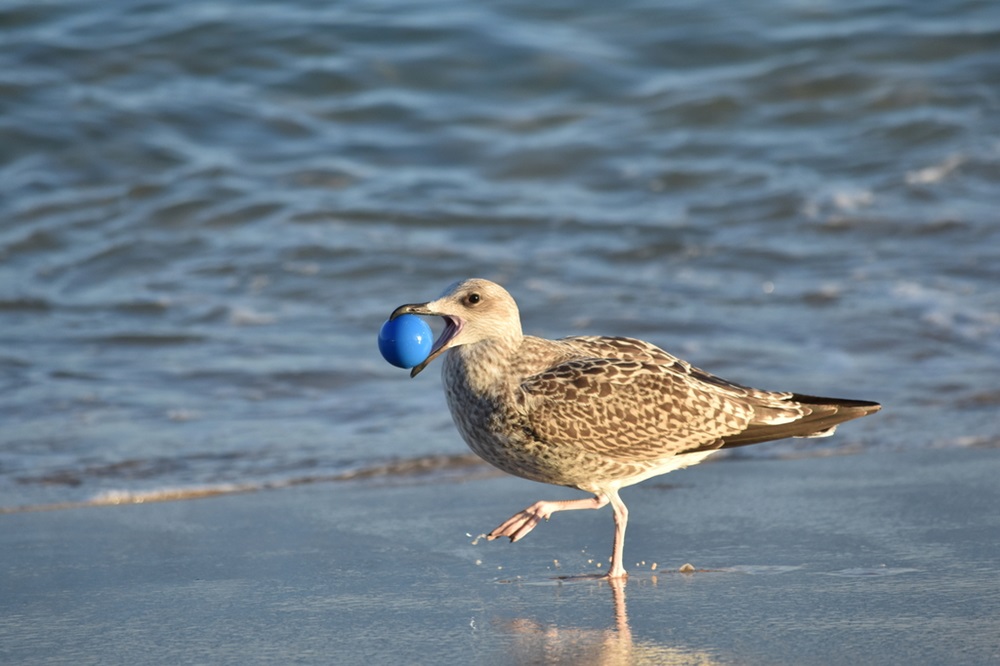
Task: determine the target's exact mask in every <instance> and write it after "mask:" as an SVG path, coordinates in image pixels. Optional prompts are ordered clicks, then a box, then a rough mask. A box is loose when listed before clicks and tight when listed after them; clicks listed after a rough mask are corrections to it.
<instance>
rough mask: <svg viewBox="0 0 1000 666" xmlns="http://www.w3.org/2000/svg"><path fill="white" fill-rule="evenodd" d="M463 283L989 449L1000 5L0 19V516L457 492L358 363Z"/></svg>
mask: <svg viewBox="0 0 1000 666" xmlns="http://www.w3.org/2000/svg"><path fill="white" fill-rule="evenodd" d="M468 276H481V277H486V278H490V279H493V280H496V281H499V282H501V283H503V284H504V285H505V286H507V287H508V288H509V290H510V291H511V292H512V293H513V294H514V296H515V298H517V299H518V301H519V304H520V306H521V310H522V318H523V322H524V327H525V330H526V331H527V332H529V333H534V334H539V335H545V336H553V337H558V336H563V335H570V334H617V335H632V336H637V337H642V338H645V339H648V340H650V341H653V342H655V343H657V344H660V345H661V346H663V347H664V348H666V349H667V350H669V351H671V352H673V353H675V354H677V355H680V356H682V357H684V358H686V359H688V360H690V361H691V362H693V363H695V364H697V365H699V366H701V367H703V368H705V369H707V370H710V371H713V372H715V373H717V374H720V375H722V376H724V377H727V378H729V379H733V380H735V381H740V382H743V383H748V384H751V385H754V386H759V387H762V388H771V389H781V390H796V391H800V392H805V393H813V394H820V395H834V396H840V397H848V398H859V399H871V400H878V401H880V402H882V403H883V404H884V406H885V407H884V411H883V412H882V413H880V414H878V415H876V416H873V417H869V418H867V419H864V420H863V421H858V422H855V423H851V424H849V425H847V426H845V427H843V428H841V430H840V431H839V432H838V434H837V436H836V437H833V438H829V439H825V440H793V441H790V442H780V443H774V444H765V445H761V446H758V447H751V448H750V449H748V450H745V451H741V452H740V453H739V455H749V456H782V455H813V454H815V455H827V454H833V453H860V454H863V453H864V452H865V451H867V450H873V449H885V448H889V449H909V448H920V447H961V446H984V447H997V446H998V445H1000V416H998V410H1000V380H998V377H1000V4H998V3H996V2H995V1H993V0H968V1H966V0H944V1H943V2H939V3H908V2H891V1H888V2H887V1H884V0H878V1H876V0H844V1H841V2H827V1H824V0H815V1H811V0H788V1H784V2H782V1H777V2H768V3H750V4H740V5H734V4H733V3H727V2H721V1H718V0H715V1H712V0H710V1H707V2H706V1H699V2H674V3H654V2H623V3H615V4H614V5H608V4H606V3H590V2H575V1H574V2H554V3H537V2H521V1H514V0H502V1H500V2H495V3H482V4H480V3H465V2H455V1H450V0H441V1H439V2H430V3H411V2H399V1H397V0H385V1H382V2H337V3H329V2H307V1H304V0H303V1H299V2H256V1H252V0H251V1H247V0H240V1H236V0H219V1H217V2H212V3H197V2H144V1H142V0H107V1H105V2H100V3H82V2H70V1H55V0H54V1H49V2H37V1H35V0H32V1H30V2H29V1H27V0H10V1H8V2H5V3H4V4H3V6H2V7H0V508H3V509H11V508H13V507H24V506H38V505H45V504H53V503H67V502H88V501H94V500H95V499H96V500H97V501H113V500H114V498H125V499H128V498H135V497H136V496H142V494H143V493H152V494H153V495H155V494H156V493H163V492H177V493H181V494H183V493H185V492H212V491H213V489H215V490H225V489H238V488H248V487H258V486H261V485H266V484H282V483H299V482H305V481H308V480H315V479H323V478H345V477H348V476H350V475H352V474H363V475H373V474H379V473H380V472H384V473H387V474H388V473H395V472H398V471H400V470H407V469H410V468H411V467H412V466H413V465H416V466H417V467H419V468H421V469H422V468H425V467H428V466H430V467H434V466H436V465H437V466H441V465H443V466H446V467H447V466H449V465H451V466H459V467H460V466H461V465H462V464H464V463H463V461H464V459H462V458H455V459H453V458H449V456H459V455H464V454H465V453H466V449H465V446H464V444H463V443H462V441H461V440H460V438H459V436H458V435H457V433H456V432H455V431H454V429H453V427H452V425H451V420H450V416H449V415H448V413H447V408H446V406H445V403H444V398H443V395H442V393H441V389H440V380H439V379H438V377H437V372H436V371H435V369H434V368H431V369H430V370H429V371H427V372H425V373H424V374H423V375H421V376H419V377H418V378H417V379H414V380H410V379H409V378H408V376H407V374H406V373H405V372H404V371H400V370H398V369H395V368H393V367H391V366H389V365H388V364H386V363H385V362H384V361H382V359H381V358H380V357H379V355H378V352H377V349H376V345H375V336H376V333H377V331H378V327H379V325H380V324H381V322H382V321H383V320H384V319H385V317H386V316H387V315H388V314H389V312H391V311H392V309H393V308H394V307H395V306H397V305H399V304H401V303H406V302H413V301H419V300H426V299H430V298H432V297H434V296H436V295H437V294H438V293H439V292H440V291H441V290H442V289H443V288H444V287H445V286H446V285H448V284H449V283H450V282H452V281H454V280H456V279H459V278H462V277H468ZM414 461H416V462H414ZM442 461H444V462H442ZM411 463H412V464H411ZM109 498H110V500H109Z"/></svg>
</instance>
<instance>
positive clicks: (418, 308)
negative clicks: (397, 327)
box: [389, 303, 462, 377]
mask: <svg viewBox="0 0 1000 666" xmlns="http://www.w3.org/2000/svg"><path fill="white" fill-rule="evenodd" d="M430 305H432V303H409V304H407V305H400V306H399V307H398V308H396V309H395V310H393V311H392V314H391V315H389V319H390V320H391V319H395V318H396V317H398V316H399V315H403V314H414V315H423V316H427V317H443V318H444V321H445V327H444V331H443V332H442V333H441V336H440V337H439V338H438V339H437V340H435V341H434V346H433V347H431V353H430V355H428V356H427V358H426V359H424V362H423V363H421V364H420V365H417V366H415V367H414V368H413V369H412V370H410V377H416V376H417V375H419V374H420V371H421V370H423V369H424V368H426V367H427V366H428V364H430V362H431V361H433V360H434V359H436V358H437V357H438V356H440V355H441V354H443V353H444V352H445V351H446V350H447V349H448V346H449V343H450V342H451V341H452V340H454V339H455V336H456V335H458V333H459V331H461V330H462V320H461V319H459V318H458V317H455V316H453V315H449V314H445V313H443V312H436V311H435V310H433V309H432V308H430V307H428V306H430Z"/></svg>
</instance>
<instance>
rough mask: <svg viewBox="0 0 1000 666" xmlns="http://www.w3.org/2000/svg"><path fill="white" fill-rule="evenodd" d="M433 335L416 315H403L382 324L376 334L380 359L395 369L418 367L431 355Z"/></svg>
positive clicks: (425, 323)
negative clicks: (380, 353)
mask: <svg viewBox="0 0 1000 666" xmlns="http://www.w3.org/2000/svg"><path fill="white" fill-rule="evenodd" d="M433 345H434V334H433V333H431V327H430V326H428V325H427V322H425V321H424V320H423V319H421V318H420V317H418V316H417V315H411V314H404V315H399V316H398V317H396V318H395V319H390V320H388V321H386V322H385V323H384V324H382V328H381V330H379V332H378V350H379V351H380V352H382V358H384V359H385V360H387V361H389V363H392V364H393V365H394V366H396V367H397V368H412V367H414V366H416V365H420V364H421V363H423V362H424V361H425V360H427V357H428V356H430V354H431V347H432V346H433Z"/></svg>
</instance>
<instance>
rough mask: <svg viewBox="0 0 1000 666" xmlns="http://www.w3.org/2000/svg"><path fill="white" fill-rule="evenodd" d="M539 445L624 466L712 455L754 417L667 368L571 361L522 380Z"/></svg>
mask: <svg viewBox="0 0 1000 666" xmlns="http://www.w3.org/2000/svg"><path fill="white" fill-rule="evenodd" d="M522 388H523V389H524V391H525V392H526V393H527V394H528V395H529V396H531V397H532V399H531V400H530V403H529V404H530V405H531V409H530V411H529V414H528V417H529V422H530V424H531V427H532V429H533V431H534V433H535V435H536V436H537V437H538V439H539V440H540V441H542V442H545V443H550V444H552V445H562V446H566V445H571V446H578V447H580V448H581V449H583V450H586V451H589V452H592V453H598V454H600V455H603V456H606V457H608V458H610V459H613V460H618V461H621V462H639V461H649V460H657V459H660V458H665V457H669V456H671V455H675V454H678V453H682V452H684V451H687V450H693V449H705V448H716V447H718V446H721V445H722V444H723V438H725V437H726V436H728V435H734V434H736V433H739V432H741V431H742V430H744V429H745V428H746V426H747V425H748V424H749V422H750V421H751V419H752V418H753V410H752V409H751V408H749V407H748V406H746V405H744V404H742V403H741V402H739V401H736V400H732V399H730V398H728V397H727V396H726V395H725V394H724V393H722V392H719V391H716V390H714V389H712V388H710V387H702V386H700V385H698V384H696V383H692V381H691V378H690V376H688V375H684V374H681V373H678V372H676V371H675V370H673V369H672V368H671V367H670V366H661V365H656V364H650V363H640V362H637V361H621V360H616V359H578V360H575V361H569V362H567V363H563V364H561V365H559V366H556V367H554V368H552V369H551V370H549V371H547V372H544V373H542V374H540V375H536V376H535V377H532V378H529V379H527V380H526V381H525V382H524V383H523V384H522Z"/></svg>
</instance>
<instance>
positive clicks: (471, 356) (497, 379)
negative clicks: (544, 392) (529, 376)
mask: <svg viewBox="0 0 1000 666" xmlns="http://www.w3.org/2000/svg"><path fill="white" fill-rule="evenodd" d="M520 344H521V339H519V338H517V339H515V338H491V339H489V340H482V341H480V342H476V343H473V344H468V345H462V346H460V347H456V348H454V349H452V350H451V351H449V352H448V358H447V360H446V365H448V366H450V367H448V368H446V370H445V372H446V373H452V374H453V378H454V379H455V380H458V381H461V382H462V383H464V384H465V385H466V386H467V387H468V389H469V390H471V391H472V392H473V393H474V394H476V395H480V396H498V395H499V394H501V393H504V392H506V391H507V390H509V388H510V387H509V386H508V384H509V383H510V381H511V373H510V372H509V368H510V365H511V361H512V359H513V358H514V357H515V356H516V355H517V350H518V348H519V347H520Z"/></svg>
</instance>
